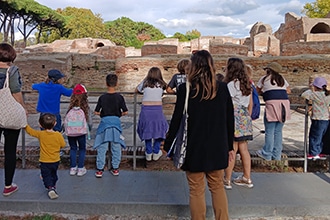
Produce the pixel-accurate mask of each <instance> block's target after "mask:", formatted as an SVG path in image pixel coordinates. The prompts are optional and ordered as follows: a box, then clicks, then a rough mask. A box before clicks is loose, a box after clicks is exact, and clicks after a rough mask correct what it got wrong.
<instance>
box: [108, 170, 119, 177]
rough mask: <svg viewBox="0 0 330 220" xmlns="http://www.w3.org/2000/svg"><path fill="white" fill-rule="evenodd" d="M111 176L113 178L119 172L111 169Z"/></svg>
mask: <svg viewBox="0 0 330 220" xmlns="http://www.w3.org/2000/svg"><path fill="white" fill-rule="evenodd" d="M110 172H111V174H112V175H114V176H118V175H119V170H118V169H111V171H110Z"/></svg>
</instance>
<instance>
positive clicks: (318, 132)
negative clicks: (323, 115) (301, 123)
mask: <svg viewBox="0 0 330 220" xmlns="http://www.w3.org/2000/svg"><path fill="white" fill-rule="evenodd" d="M328 125H329V121H328V120H312V124H311V127H310V129H309V154H311V155H313V156H316V155H319V154H320V153H321V152H322V149H323V142H322V138H323V136H324V134H325V132H326V131H327V129H328Z"/></svg>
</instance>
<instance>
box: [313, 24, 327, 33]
mask: <svg viewBox="0 0 330 220" xmlns="http://www.w3.org/2000/svg"><path fill="white" fill-rule="evenodd" d="M321 33H330V27H329V25H328V24H326V23H324V22H320V23H317V24H316V25H314V27H312V29H311V34H321Z"/></svg>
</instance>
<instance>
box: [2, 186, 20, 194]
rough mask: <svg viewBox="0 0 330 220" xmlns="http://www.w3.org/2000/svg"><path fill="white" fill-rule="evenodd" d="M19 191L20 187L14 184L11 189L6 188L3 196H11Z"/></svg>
mask: <svg viewBox="0 0 330 220" xmlns="http://www.w3.org/2000/svg"><path fill="white" fill-rule="evenodd" d="M17 190H18V186H17V185H16V184H15V183H12V184H11V186H10V187H9V188H6V187H5V188H4V189H3V192H2V195H4V196H10V195H11V194H13V193H14V192H16V191H17Z"/></svg>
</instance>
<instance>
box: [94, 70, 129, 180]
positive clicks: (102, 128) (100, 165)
mask: <svg viewBox="0 0 330 220" xmlns="http://www.w3.org/2000/svg"><path fill="white" fill-rule="evenodd" d="M117 83H118V77H117V75H116V74H112V73H110V74H108V75H107V77H106V84H107V87H108V89H107V90H108V91H107V93H105V94H103V95H101V96H100V97H99V99H98V101H97V104H96V107H95V111H94V113H95V114H96V115H100V117H101V122H100V124H99V126H98V128H97V131H96V138H95V141H94V146H93V147H94V148H95V149H96V150H97V157H96V168H97V171H96V173H95V176H96V177H97V178H101V177H102V175H103V171H104V165H105V155H106V152H107V150H108V146H109V144H110V147H111V155H112V159H111V166H112V167H111V173H112V175H114V176H118V175H119V165H120V161H121V147H123V148H125V147H126V145H125V142H124V139H123V137H122V135H121V133H122V127H121V122H120V117H121V116H124V115H127V114H128V110H127V107H126V103H125V99H124V97H123V96H122V95H120V94H119V93H117V92H116V86H117ZM109 166H110V165H109Z"/></svg>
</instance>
